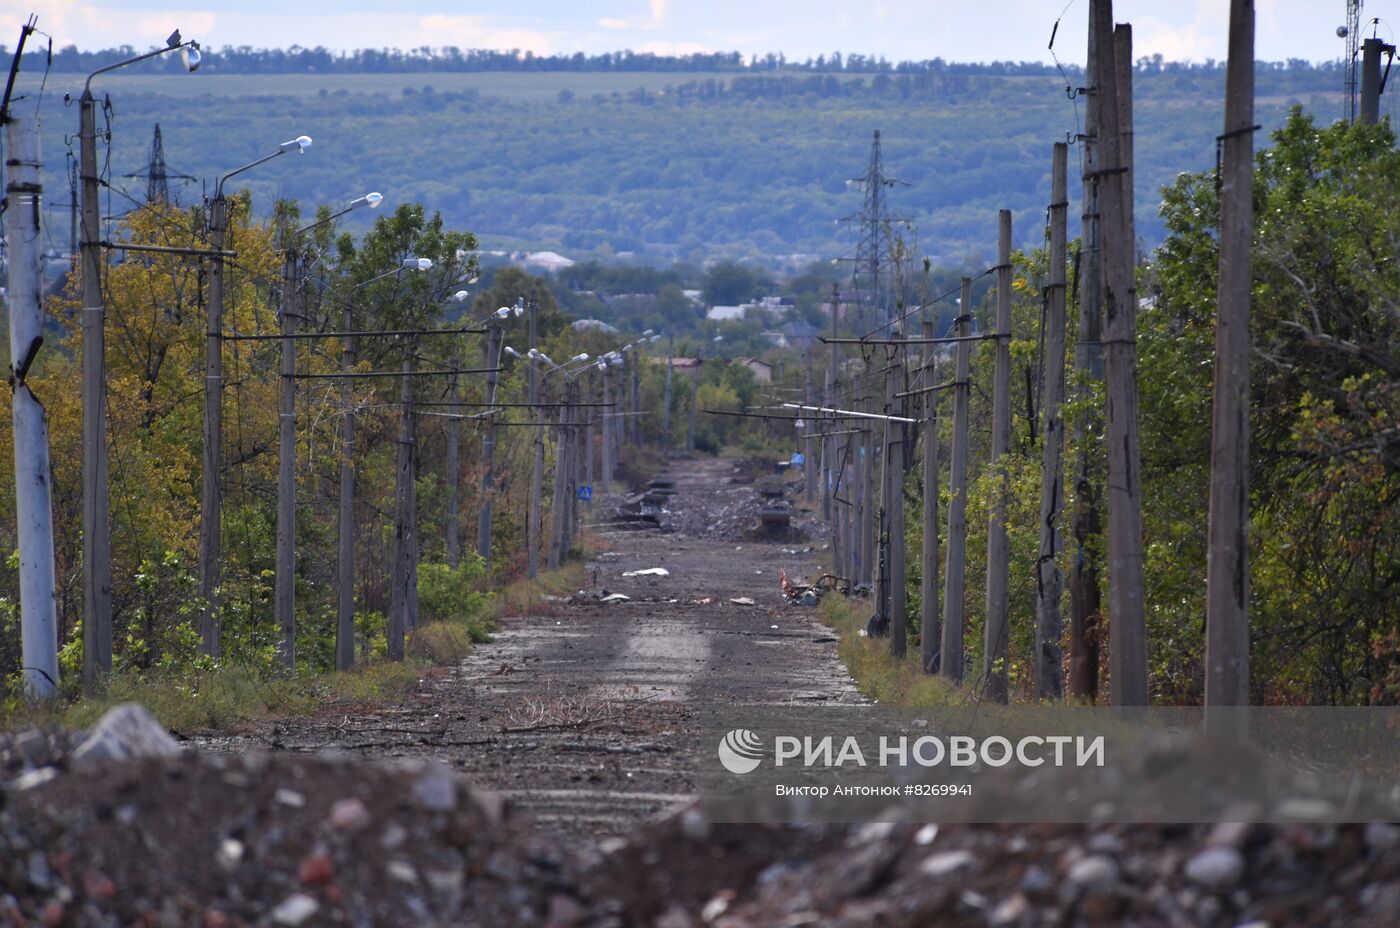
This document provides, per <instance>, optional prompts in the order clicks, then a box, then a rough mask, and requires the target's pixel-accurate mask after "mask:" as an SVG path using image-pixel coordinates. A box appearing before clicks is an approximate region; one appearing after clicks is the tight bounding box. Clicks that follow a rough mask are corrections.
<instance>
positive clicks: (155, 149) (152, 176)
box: [146, 123, 170, 203]
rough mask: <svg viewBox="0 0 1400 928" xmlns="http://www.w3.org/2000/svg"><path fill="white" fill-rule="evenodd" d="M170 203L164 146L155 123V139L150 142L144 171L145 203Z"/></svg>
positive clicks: (158, 124)
mask: <svg viewBox="0 0 1400 928" xmlns="http://www.w3.org/2000/svg"><path fill="white" fill-rule="evenodd" d="M157 200H159V201H160V202H162V203H169V202H170V180H169V178H168V177H166V172H165V145H164V144H163V143H162V142H161V140H160V123H156V132H155V138H153V139H152V140H151V160H150V167H148V168H147V169H146V202H147V203H154V202H156V201H157Z"/></svg>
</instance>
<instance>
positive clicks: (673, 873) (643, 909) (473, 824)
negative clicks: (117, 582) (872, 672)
mask: <svg viewBox="0 0 1400 928" xmlns="http://www.w3.org/2000/svg"><path fill="white" fill-rule="evenodd" d="M0 795H4V794H0ZM7 798H8V800H9V801H8V805H7V806H6V807H5V808H4V809H3V810H0V920H3V922H4V923H5V924H14V925H40V924H42V925H82V926H88V925H93V926H97V925H102V926H105V925H113V924H122V925H125V924H143V925H179V926H184V925H204V926H236V925H253V924H257V925H269V924H271V925H279V926H285V925H293V926H295V925H449V924H450V925H512V926H530V925H542V926H543V925H548V926H558V928H569V926H579V928H585V926H589V928H605V926H606V928H631V926H636V928H702V926H704V925H714V926H718V928H768V926H774V925H791V926H804V925H812V926H849V928H867V926H868V928H876V926H881V928H886V926H889V928H903V926H908V928H915V926H924V925H933V924H937V925H940V926H943V925H947V926H963V925H966V926H972V925H978V926H982V925H991V926H1008V928H1012V926H1026V928H1029V926H1033V925H1096V924H1133V925H1141V926H1188V925H1190V926H1203V928H1214V926H1222V928H1227V926H1238V925H1244V924H1249V925H1272V926H1279V928H1282V926H1290V928H1294V926H1303V928H1307V926H1319V928H1321V926H1334V925H1348V926H1359V928H1391V926H1393V925H1395V924H1397V923H1400V828H1398V827H1396V826H1393V825H1380V824H1375V825H1369V826H1360V825H1355V826H1320V825H1298V826H1250V825H1230V824H1227V825H1216V826H1093V827H1089V826H1063V825H1058V826H1057V825H1037V826H1011V825H1004V826H947V827H941V828H940V827H937V826H934V825H925V826H893V825H883V824H870V825H861V826H830V825H828V826H818V825H813V826H804V827H786V826H772V825H734V824H719V823H712V822H709V821H707V820H706V819H705V818H704V817H703V816H702V815H701V813H700V812H699V811H698V810H697V809H695V808H691V809H687V810H685V811H683V812H681V813H679V814H677V815H673V816H671V817H668V818H666V819H664V820H662V821H659V822H657V823H655V824H652V825H649V826H647V827H645V828H642V829H640V830H638V831H637V832H635V833H634V834H633V836H632V837H631V838H629V839H626V840H624V839H619V838H613V839H605V840H603V841H601V842H599V843H597V844H590V845H579V846H576V847H573V848H570V849H569V850H568V852H566V853H565V852H560V851H558V850H556V849H555V848H554V847H553V846H551V845H549V844H546V843H544V842H542V841H539V840H537V839H533V838H531V837H530V836H529V835H528V834H527V833H525V831H524V830H523V829H522V828H520V827H519V826H518V825H517V824H516V823H515V822H513V821H511V820H510V819H509V818H507V817H503V816H502V814H501V813H500V812H499V809H498V806H497V804H496V803H495V802H493V801H492V799H491V798H490V797H489V795H486V794H478V793H474V792H472V791H470V790H469V789H467V788H466V787H465V786H464V785H463V784H462V783H461V782H460V781H459V780H458V779H457V778H456V777H455V776H454V775H453V774H451V773H450V772H449V771H448V770H447V768H446V767H444V766H441V765H438V764H435V763H431V762H422V761H413V762H399V763H394V764H386V763H363V762H361V763H351V762H349V761H348V760H346V759H344V758H338V757H334V756H324V755H323V756H319V757H308V756H297V755H263V754H248V755H243V756H240V757H226V756H217V755H199V754H194V753H190V754H185V755H183V756H180V757H176V758H165V759H157V760H147V761H130V762H122V763H114V764H108V765H105V766H102V767H100V768H98V767H94V768H93V769H90V770H86V771H84V770H79V771H76V772H72V773H66V774H60V775H57V776H55V777H53V778H52V779H50V780H49V781H48V782H45V783H42V784H40V785H37V786H34V787H31V788H28V789H23V790H18V791H14V792H11V793H9V794H8V797H7Z"/></svg>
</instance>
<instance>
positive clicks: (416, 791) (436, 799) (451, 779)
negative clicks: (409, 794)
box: [413, 761, 457, 812]
mask: <svg viewBox="0 0 1400 928" xmlns="http://www.w3.org/2000/svg"><path fill="white" fill-rule="evenodd" d="M413 800H414V802H416V803H417V804H418V806H419V808H422V809H427V810H429V811H431V812H450V811H451V810H452V809H453V808H455V807H456V805H457V777H456V776H455V775H454V774H453V773H452V770H451V768H449V767H448V766H447V765H446V764H444V763H442V762H441V761H433V762H431V763H429V764H428V765H427V768H426V769H425V770H424V771H423V773H422V774H421V775H420V776H419V777H418V779H416V780H414V781H413Z"/></svg>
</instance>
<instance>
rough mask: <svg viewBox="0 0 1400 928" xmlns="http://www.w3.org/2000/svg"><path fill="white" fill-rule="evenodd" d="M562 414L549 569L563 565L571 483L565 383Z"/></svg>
mask: <svg viewBox="0 0 1400 928" xmlns="http://www.w3.org/2000/svg"><path fill="white" fill-rule="evenodd" d="M559 400H560V406H559V409H558V410H557V412H556V415H557V416H558V417H559V420H558V424H557V425H556V427H555V429H554V434H555V439H554V475H553V477H552V479H551V481H550V483H551V487H552V497H551V499H550V505H549V561H548V565H549V569H550V570H558V569H559V559H560V549H561V548H562V547H563V545H564V522H565V520H566V516H565V512H566V511H567V510H568V506H569V500H568V487H569V477H568V474H569V392H568V384H564V385H563V388H562V389H561V390H560V393H559Z"/></svg>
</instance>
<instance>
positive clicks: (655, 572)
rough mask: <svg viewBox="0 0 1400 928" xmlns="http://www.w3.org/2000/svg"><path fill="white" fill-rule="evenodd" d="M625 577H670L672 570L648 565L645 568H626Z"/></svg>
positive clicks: (623, 573)
mask: <svg viewBox="0 0 1400 928" xmlns="http://www.w3.org/2000/svg"><path fill="white" fill-rule="evenodd" d="M622 575H623V576H624V577H669V576H671V572H670V571H669V570H667V569H666V568H664V567H647V568H645V569H643V570H626V571H623V572H622Z"/></svg>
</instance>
